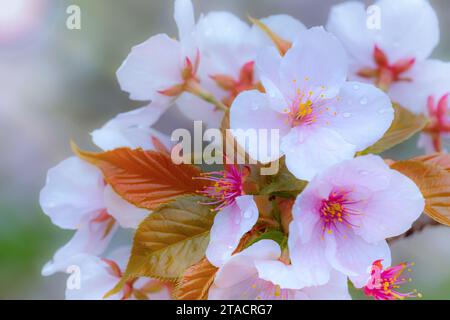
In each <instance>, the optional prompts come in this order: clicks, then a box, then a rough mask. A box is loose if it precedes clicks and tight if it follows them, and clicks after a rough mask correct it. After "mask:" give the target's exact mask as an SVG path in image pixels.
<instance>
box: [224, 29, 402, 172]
mask: <svg viewBox="0 0 450 320" xmlns="http://www.w3.org/2000/svg"><path fill="white" fill-rule="evenodd" d="M330 52H333V54H332V55H330ZM256 66H257V68H258V70H259V72H260V75H261V80H262V83H263V86H264V88H265V93H261V92H259V91H256V90H252V91H245V92H242V93H241V94H240V95H238V96H237V98H236V99H235V101H234V103H233V105H232V106H231V112H230V126H231V129H233V130H238V129H242V130H245V131H247V130H259V129H266V130H279V133H280V136H281V141H280V143H281V146H280V148H279V149H280V150H271V152H270V154H269V155H265V154H261V153H262V152H261V150H258V149H259V148H258V146H259V145H260V142H258V143H245V142H244V143H243V142H242V140H240V139H239V137H238V136H237V135H236V137H237V140H238V142H239V143H240V144H241V146H242V147H244V148H245V149H246V151H247V152H248V154H249V155H250V156H251V157H252V158H254V159H256V160H259V161H260V162H262V163H268V162H271V161H274V160H276V159H278V158H279V157H280V156H282V155H283V154H284V155H286V165H287V167H288V169H289V170H290V171H291V172H292V173H293V174H294V175H295V176H296V177H297V178H299V179H303V180H310V179H312V178H313V177H314V175H315V174H316V173H318V172H320V171H321V170H324V169H325V168H327V167H329V166H331V165H333V164H335V163H338V162H340V161H342V160H345V159H350V158H352V157H353V156H354V155H355V152H357V151H361V150H364V149H365V148H367V147H369V146H371V145H372V144H374V143H375V142H376V141H378V140H379V139H380V138H381V137H382V136H383V134H384V133H385V132H386V130H387V129H388V128H389V126H390V124H391V122H392V120H393V116H394V115H393V108H392V105H391V102H390V100H389V98H388V97H387V95H385V94H384V93H383V92H382V91H381V90H379V89H377V88H375V87H373V86H371V85H368V84H362V83H357V82H346V76H347V58H346V53H345V51H344V49H343V48H342V46H341V45H340V43H339V42H338V40H337V39H336V38H335V37H334V36H333V35H331V34H329V33H327V32H325V31H324V30H323V29H322V28H312V29H310V30H307V31H304V32H303V33H301V35H300V36H299V38H298V40H297V41H296V42H294V44H293V47H292V48H291V49H290V50H289V51H288V52H287V53H286V55H285V56H284V57H281V56H280V55H279V54H278V52H277V51H276V50H275V49H274V48H269V49H266V50H263V51H262V53H261V54H260V56H259V57H258V59H257V62H256ZM261 139H264V138H263V137H262V136H261ZM262 143H266V145H272V142H270V141H262Z"/></svg>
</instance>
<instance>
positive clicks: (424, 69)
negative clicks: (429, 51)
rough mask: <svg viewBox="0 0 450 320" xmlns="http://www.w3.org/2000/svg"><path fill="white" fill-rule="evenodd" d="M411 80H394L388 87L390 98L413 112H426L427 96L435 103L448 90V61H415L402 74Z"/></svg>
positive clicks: (449, 76) (449, 78)
mask: <svg viewBox="0 0 450 320" xmlns="http://www.w3.org/2000/svg"><path fill="white" fill-rule="evenodd" d="M404 76H405V77H407V78H410V79H412V82H408V81H400V82H395V83H394V84H393V85H392V86H391V87H390V89H389V96H391V98H392V100H393V101H395V102H397V103H399V104H400V105H401V106H403V107H405V108H406V109H408V110H410V111H412V112H414V113H417V114H418V113H424V114H428V109H427V102H428V97H430V96H432V97H434V99H435V101H436V103H437V101H439V99H440V98H441V97H442V96H444V95H445V94H447V93H449V92H450V63H448V62H442V61H439V60H426V61H423V62H420V63H417V64H416V65H415V66H414V67H413V68H412V69H411V70H410V71H409V72H408V73H405V75H404Z"/></svg>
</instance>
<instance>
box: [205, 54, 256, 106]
mask: <svg viewBox="0 0 450 320" xmlns="http://www.w3.org/2000/svg"><path fill="white" fill-rule="evenodd" d="M254 69H255V62H254V61H250V62H247V63H246V64H244V65H243V66H242V68H241V72H240V74H239V78H238V79H237V80H235V79H233V77H231V76H229V75H224V74H217V75H212V76H211V78H212V79H213V80H214V81H215V82H216V84H217V85H218V86H219V87H220V88H222V89H223V90H225V91H227V92H228V96H226V97H225V98H224V99H223V101H222V102H223V103H224V104H225V105H226V106H228V107H230V106H231V104H232V103H233V101H234V99H235V98H236V97H237V95H238V94H239V93H241V92H242V91H246V90H252V89H259V84H258V83H255V77H254Z"/></svg>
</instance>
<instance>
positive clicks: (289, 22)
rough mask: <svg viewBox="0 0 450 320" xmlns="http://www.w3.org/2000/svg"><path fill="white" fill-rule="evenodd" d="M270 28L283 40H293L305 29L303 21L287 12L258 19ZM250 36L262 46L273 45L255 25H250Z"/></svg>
mask: <svg viewBox="0 0 450 320" xmlns="http://www.w3.org/2000/svg"><path fill="white" fill-rule="evenodd" d="M260 20H261V22H262V23H264V24H265V25H266V26H267V27H269V29H270V30H272V31H273V32H274V33H275V34H276V35H277V36H279V37H281V38H282V39H284V40H287V41H290V42H294V41H295V40H297V39H298V37H299V36H300V34H301V33H302V32H303V31H305V30H306V27H305V25H304V24H303V23H301V22H300V21H298V20H297V19H295V18H294V17H292V16H290V15H287V14H277V15H272V16H268V17H266V18H262V19H260ZM251 36H252V37H254V39H255V41H257V42H258V43H260V44H261V45H264V46H269V45H273V42H272V40H271V39H270V38H269V37H268V36H267V35H266V34H265V33H264V32H263V31H262V30H261V29H260V28H259V27H258V26H256V25H254V26H253V27H252V35H251Z"/></svg>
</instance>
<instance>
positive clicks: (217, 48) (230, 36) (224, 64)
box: [177, 12, 306, 127]
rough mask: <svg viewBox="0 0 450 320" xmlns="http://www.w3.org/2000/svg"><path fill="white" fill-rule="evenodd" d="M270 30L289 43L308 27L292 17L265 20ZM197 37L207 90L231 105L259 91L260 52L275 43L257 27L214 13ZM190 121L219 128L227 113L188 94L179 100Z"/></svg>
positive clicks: (200, 73) (201, 75)
mask: <svg viewBox="0 0 450 320" xmlns="http://www.w3.org/2000/svg"><path fill="white" fill-rule="evenodd" d="M261 22H263V23H264V24H265V25H266V26H267V27H268V28H269V29H270V30H272V31H273V32H274V33H276V34H277V35H279V36H280V37H281V38H283V39H285V40H287V41H293V40H294V39H295V38H296V37H297V36H298V35H299V34H300V32H301V31H303V30H305V29H306V28H305V27H304V26H303V24H302V23H301V22H299V21H298V20H296V19H294V18H292V17H291V16H288V15H274V16H269V17H266V18H263V19H261ZM193 37H194V39H195V41H196V43H197V45H198V48H199V52H200V60H201V62H200V66H199V70H198V74H197V76H198V79H199V80H200V83H201V85H202V87H203V88H205V89H206V90H207V91H208V92H210V93H212V94H213V95H214V96H215V97H217V98H218V99H219V100H221V101H222V102H223V103H224V105H226V106H228V107H229V106H230V105H231V103H232V102H233V100H234V98H235V97H236V96H237V95H238V94H239V93H240V92H242V91H245V90H251V89H257V88H258V87H259V78H258V74H257V72H256V70H254V61H255V59H256V55H257V52H258V50H260V49H261V48H263V47H266V46H273V45H274V43H273V41H272V40H271V39H270V38H269V37H268V36H267V35H266V34H265V33H264V32H263V31H261V30H260V28H259V27H257V26H256V25H254V26H252V27H249V26H248V25H247V24H246V23H244V22H243V21H241V20H240V19H239V18H237V17H236V16H234V15H232V14H230V13H228V12H211V13H208V14H207V15H205V16H202V17H201V18H200V20H199V22H198V23H197V25H196V26H195V29H194V31H193ZM177 104H178V106H179V107H180V108H179V109H180V111H181V112H182V113H183V114H185V115H186V116H187V117H188V118H190V119H193V120H202V121H204V122H206V123H207V124H209V126H212V127H218V125H219V124H220V120H221V119H222V116H223V111H222V110H218V109H217V108H216V107H215V106H213V105H211V104H210V103H208V102H206V101H203V100H202V99H200V98H199V97H196V96H195V95H193V94H191V93H189V92H186V93H184V94H182V95H181V96H180V98H179V99H178V101H177Z"/></svg>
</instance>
